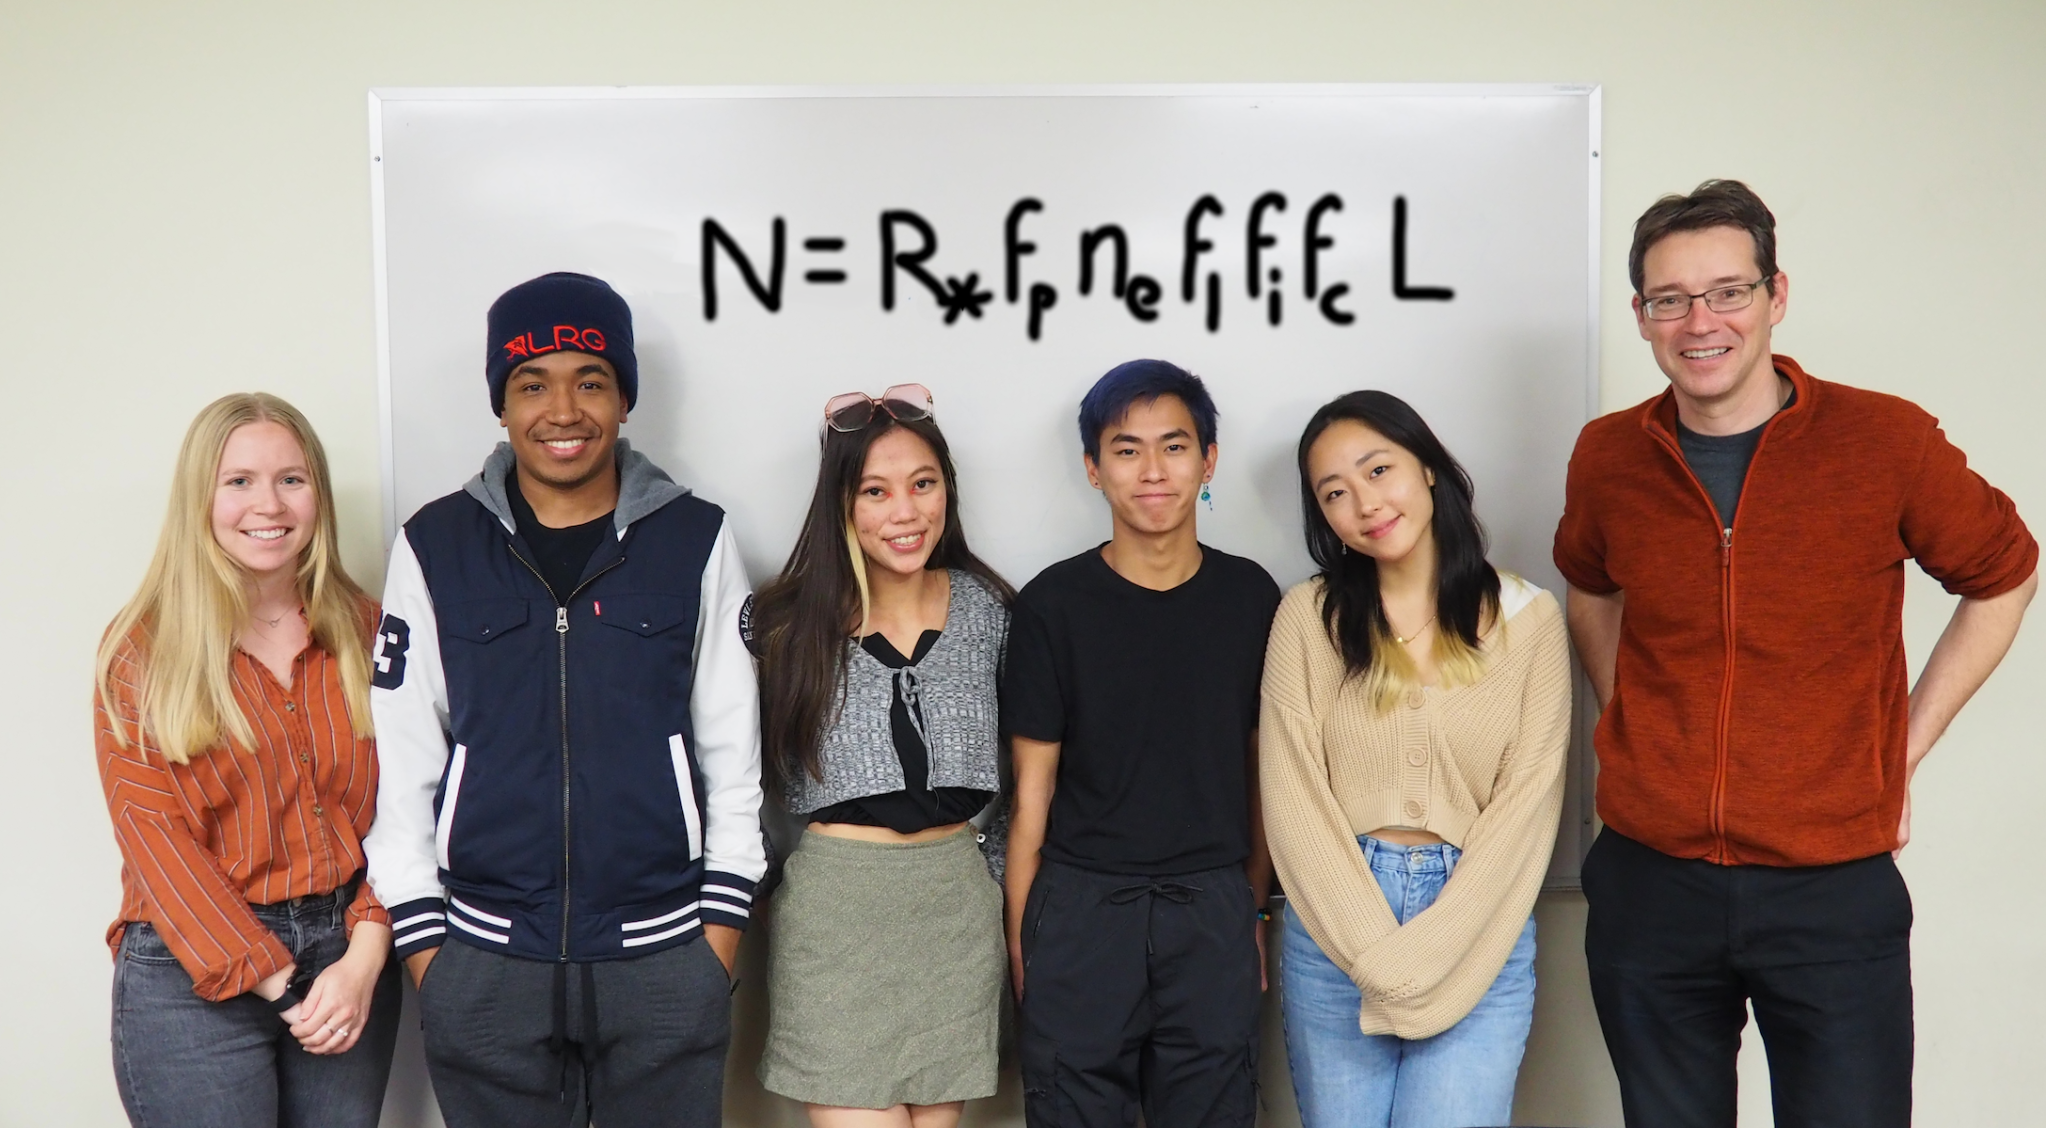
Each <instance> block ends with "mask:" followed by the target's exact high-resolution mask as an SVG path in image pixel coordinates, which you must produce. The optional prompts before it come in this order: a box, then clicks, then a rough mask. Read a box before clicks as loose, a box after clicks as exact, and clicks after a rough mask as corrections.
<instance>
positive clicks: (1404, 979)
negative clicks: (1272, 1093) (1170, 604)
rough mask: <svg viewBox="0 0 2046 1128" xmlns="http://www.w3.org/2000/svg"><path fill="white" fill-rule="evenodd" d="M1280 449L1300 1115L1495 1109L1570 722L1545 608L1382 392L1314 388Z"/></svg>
mask: <svg viewBox="0 0 2046 1128" xmlns="http://www.w3.org/2000/svg"><path fill="white" fill-rule="evenodd" d="M1299 469H1300V493H1301V507H1302V510H1303V512H1304V517H1305V522H1306V526H1307V548H1308V552H1309V554H1310V555H1311V556H1312V557H1313V558H1314V562H1315V563H1316V564H1317V565H1319V566H1320V569H1321V571H1320V574H1319V575H1317V576H1315V577H1314V578H1312V579H1310V580H1308V581H1307V582H1305V583H1303V584H1300V585H1299V586H1297V587H1295V588H1294V589H1293V590H1292V591H1290V592H1288V593H1287V595H1286V599H1285V602H1284V603H1283V604H1281V605H1280V607H1279V613H1278V617H1277V618H1276V619H1275V620H1274V622H1273V624H1272V635H1271V642H1270V646H1269V649H1268V651H1267V654H1266V658H1265V675H1264V703H1263V719H1262V721H1261V723H1260V728H1259V732H1260V737H1259V741H1260V764H1261V769H1262V770H1261V775H1262V782H1263V784H1264V810H1265V833H1266V835H1267V837H1268V838H1269V840H1270V843H1271V851H1272V861H1273V863H1274V865H1275V868H1276V869H1277V871H1278V874H1279V877H1280V880H1281V881H1282V882H1283V883H1284V886H1285V889H1286V902H1287V903H1286V922H1285V934H1284V940H1283V944H1284V946H1285V949H1284V950H1285V956H1284V959H1283V961H1282V964H1281V968H1282V970H1281V973H1280V986H1281V1010H1282V1013H1283V1015H1284V1018H1285V1030H1286V1051H1287V1057H1288V1059H1289V1062H1290V1064H1291V1067H1292V1073H1293V1087H1294V1092H1295V1093H1296V1095H1297V1096H1298V1098H1299V1103H1300V1114H1301V1119H1302V1121H1303V1123H1304V1124H1306V1125H1307V1128H1383V1126H1391V1128H1464V1126H1467V1125H1474V1124H1504V1123H1506V1122H1507V1121H1508V1120H1509V1119H1511V1117H1512V1112H1513V1087H1514V1081H1515V1078H1516V1076H1517V1075H1518V1073H1519V1069H1520V1059H1521V1053H1522V1051H1523V1049H1524V1048H1525V1046H1526V1043H1527V1032H1528V1027H1529V1025H1530V1023H1531V1022H1532V1019H1533V1014H1534V946H1535V930H1534V921H1533V919H1532V917H1531V915H1530V914H1531V913H1532V911H1533V908H1534V901H1535V895H1536V893H1537V892H1539V890H1540V889H1541V883H1542V877H1543V875H1544V874H1545V873H1546V872H1547V870H1548V865H1549V851H1550V848H1551V846H1552V845H1553V843H1554V841H1555V837H1556V820H1557V817H1558V815H1559V814H1560V812H1561V809H1562V802H1563V768H1564V761H1565V754H1566V750H1567V748H1568V746H1569V741H1570V655H1569V648H1568V644H1567V639H1566V636H1565V631H1564V622H1563V616H1562V612H1561V611H1560V609H1559V608H1558V607H1557V604H1556V600H1555V598H1554V597H1553V596H1551V595H1549V594H1548V593H1547V592H1544V591H1542V590H1540V589H1539V588H1536V587H1534V586H1533V585H1531V584H1528V583H1527V582H1525V581H1523V580H1521V579H1520V578H1519V577H1517V576H1513V575H1510V574H1506V573H1502V572H1499V571H1497V570H1496V569H1494V568H1493V567H1492V565H1491V564H1490V563H1488V562H1487V561H1486V559H1485V536H1484V530H1483V528H1482V527H1481V526H1480V525H1479V523H1478V519H1477V515H1476V513H1475V512H1474V511H1473V509H1472V504H1471V503H1472V489H1471V481H1470V477H1469V475H1467V474H1466V473H1465V472H1464V470H1463V467H1462V466H1460V465H1459V464H1458V463H1457V461H1456V460H1455V459H1454V458H1452V457H1451V456H1450V454H1449V452H1448V451H1447V450H1445V449H1443V446H1442V444H1441V442H1440V441H1439V440H1437V439H1436V437H1435V434H1434V432H1433V431H1431V430H1429V428H1428V425H1427V424H1426V423H1425V422H1423V421H1422V420H1421V417H1420V416H1419V415H1418V414H1416V413H1415V412H1414V409H1413V408H1411V407H1409V406H1408V405H1407V404H1406V403H1405V402H1403V401H1401V400H1400V399H1398V398H1397V397H1395V396H1391V395H1388V394H1386V393H1384V392H1369V391H1367V392H1351V393H1349V394H1348V395H1344V396H1341V397H1339V398H1337V399H1336V400H1334V401H1333V402H1331V403H1329V404H1327V405H1326V406H1324V407H1322V408H1321V410H1319V411H1317V412H1316V413H1315V414H1314V417H1313V419H1312V420H1310V421H1309V422H1308V424H1307V430H1306V432H1305V433H1304V434H1303V435H1302V436H1301V438H1300V448H1299Z"/></svg>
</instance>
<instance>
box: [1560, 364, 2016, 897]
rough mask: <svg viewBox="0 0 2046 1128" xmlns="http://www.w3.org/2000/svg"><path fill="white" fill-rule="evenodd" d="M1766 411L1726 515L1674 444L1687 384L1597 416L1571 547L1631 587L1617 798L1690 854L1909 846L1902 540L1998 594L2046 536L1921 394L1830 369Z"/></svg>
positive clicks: (1823, 859)
mask: <svg viewBox="0 0 2046 1128" xmlns="http://www.w3.org/2000/svg"><path fill="white" fill-rule="evenodd" d="M1775 364H1776V370H1777V371H1778V372H1780V373H1782V374H1783V376H1784V377H1786V378H1787V379H1789V380H1790V382H1791V383H1792V384H1793V385H1795V386H1796V389H1797V398H1796V400H1795V402H1793V403H1792V404H1791V405H1790V406H1789V407H1788V408H1786V409H1785V410H1783V411H1781V412H1778V413H1777V414H1776V416H1775V418H1773V419H1771V420H1770V421H1769V423H1768V425H1767V427H1766V429H1764V431H1763V432H1762V439H1761V443H1760V445H1759V446H1758V447H1757V448H1756V450H1755V457H1754V461H1753V462H1752V463H1751V464H1750V465H1749V467H1748V475H1747V480H1746V483H1745V485H1744V486H1743V487H1742V489H1741V495H1740V504H1739V506H1738V507H1737V508H1736V509H1735V511H1734V516H1733V522H1732V526H1731V528H1727V527H1723V526H1722V525H1721V524H1720V520H1719V514H1718V512H1717V510H1715V509H1714V508H1713V504H1712V500H1711V498H1710V496H1709V495H1707V494H1706V492H1705V488H1704V486H1703V485H1702V484H1700V482H1699V481H1698V479H1697V477H1696V476H1695V475H1694V474H1692V473H1691V470H1690V467H1689V466H1688V465H1687V464H1686V463H1685V462H1684V458H1683V454H1682V451H1681V450H1680V448H1679V447H1678V446H1677V412H1676V400H1675V397H1674V395H1673V393H1671V392H1668V391H1665V392H1664V393H1663V394H1661V395H1659V396H1657V397H1655V398H1654V399H1651V400H1649V401H1648V402H1646V403H1644V404H1640V405H1638V406H1635V407H1631V408H1628V409H1626V410H1623V411H1617V412H1614V413H1612V414H1611V415H1607V416H1604V417H1602V418H1599V419H1595V420H1593V421H1592V422H1591V423H1589V424H1587V425H1586V426H1585V428H1584V430H1583V432H1582V433H1581V434H1580V435H1579V436H1578V439H1577V449H1576V450H1575V451H1574V452H1572V454H1571V456H1570V476H1569V485H1568V487H1567V492H1566V495H1565V501H1564V508H1563V521H1562V523H1561V524H1560V525H1559V526H1558V527H1557V529H1556V549H1555V558H1556V567H1557V568H1558V569H1559V570H1561V571H1562V573H1563V576H1564V578H1565V579H1567V580H1569V581H1570V583H1571V584H1572V585H1573V586H1575V587H1578V588H1581V589H1583V590H1585V591H1588V592H1594V593H1597V594H1601V595H1603V594H1609V593H1611V592H1615V591H1620V592H1625V593H1626V605H1625V610H1624V611H1623V613H1622V615H1621V620H1620V651H1619V661H1618V666H1617V670H1616V674H1615V677H1614V688H1613V698H1612V701H1611V702H1610V703H1609V704H1608V705H1607V707H1606V710H1605V714H1604V716H1602V717H1601V718H1600V719H1599V723H1598V731H1597V734H1596V736H1595V737H1594V740H1593V743H1594V746H1595V747H1596V749H1597V751H1598V762H1599V775H1598V813H1599V817H1600V818H1602V819H1604V820H1605V822H1606V824H1607V825H1608V826H1611V827H1612V828H1613V829H1614V830H1617V831H1619V832H1620V833H1621V834H1624V835H1626V836H1627V837H1629V838H1632V839H1634V840H1635V841H1637V842H1641V843H1644V844H1646V845H1648V846H1650V847H1653V848H1654V849H1656V850H1660V851H1661V852H1663V853H1665V854H1668V855H1671V856H1672V857H1678V858H1702V859H1705V860H1706V861H1710V862H1715V863H1719V864H1722V865H1751V864H1753V865H1770V866H1810V865H1825V864H1829V863H1833V862H1844V861H1851V860H1853V859H1856V858H1865V857H1869V856H1871V855H1874V854H1879V853H1882V852H1883V851H1885V850H1890V849H1894V848H1895V847H1896V845H1897V823H1898V821H1899V819H1900V818H1901V817H1902V814H1903V806H1904V791H1905V756H1904V741H1905V726H1906V722H1907V719H1908V714H1907V710H1908V706H1909V693H1910V687H1909V684H1908V682H1907V678H1908V671H1907V669H1906V666H1905V660H1904V632H1903V607H1904V562H1905V561H1906V560H1911V559H1915V560H1917V562H1918V565H1919V567H1921V568H1923V569H1925V571H1926V572H1927V573H1929V574H1930V575H1931V576H1932V577H1933V578H1934V579H1937V580H1938V581H1940V583H1941V584H1943V585H1945V587H1946V589H1947V590H1948V591H1949V592H1952V593H1954V594H1955V595H1960V596H1964V597H1969V598H1976V599H1983V598H1988V597H1991V596H1995V595H2000V594H2002V593H2004V592H2006V591H2009V590H2011V589H2012V588H2015V587H2017V586H2018V585H2019V584H2021V583H2023V582H2024V580H2025V578H2026V577H2027V576H2029V575H2031V574H2032V571H2033V570H2034V569H2035V568H2036V567H2037V566H2038V561H2039V547H2038V544H2037V543H2036V542H2035V541H2034V540H2033V539H2032V535H2031V533H2030V532H2028V531H2027V530H2026V528H2025V525H2024V522H2023V521H2021V520H2020V519H2019V518H2018V514H2017V509H2016V507H2014V506H2013V505H2012V504H2011V501H2010V499H2009V498H2008V497H2006V496H2004V494H2003V493H2002V492H2001V491H1999V490H1997V489H1996V488H1995V487H1993V486H1991V485H1990V484H1989V483H1988V482H1986V481H1984V480H1983V479H1982V477H1981V476H1980V475H1978V474H1976V473H1975V472H1974V471H1972V470H1970V469H1968V463H1967V459H1966V457H1965V456H1963V455H1962V453H1961V452H1960V450H1959V449H1957V448H1956V447H1955V446H1954V445H1953V444H1952V443H1950V442H1948V441H1947V438H1946V435H1945V433H1944V432H1942V431H1941V430H1940V428H1939V423H1938V421H1937V420H1935V419H1934V418H1933V417H1932V416H1931V415H1929V414H1927V413H1926V412H1925V411H1924V410H1922V409H1921V408H1919V407H1918V406H1917V405H1915V404H1912V403H1910V402H1909V401H1907V400H1902V399H1899V398H1897V397H1895V396H1889V395H1883V394H1881V393H1878V392H1870V391H1864V390H1862V389H1860V388H1852V387H1848V386H1847V385H1844V384H1834V383H1830V382H1828V381H1824V380H1818V379H1814V378H1813V377H1811V376H1809V375H1806V373H1805V371H1804V370H1803V369H1802V368H1800V367H1798V365H1797V362H1796V361H1794V360H1791V359H1790V358H1789V357H1786V356H1778V357H1776V358H1775Z"/></svg>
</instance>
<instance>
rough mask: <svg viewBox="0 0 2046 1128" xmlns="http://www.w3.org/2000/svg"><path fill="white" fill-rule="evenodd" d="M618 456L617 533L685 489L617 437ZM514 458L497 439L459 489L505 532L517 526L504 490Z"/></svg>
mask: <svg viewBox="0 0 2046 1128" xmlns="http://www.w3.org/2000/svg"><path fill="white" fill-rule="evenodd" d="M615 449H616V451H617V459H618V508H617V509H616V510H614V511H613V512H612V514H611V524H612V527H613V528H614V529H615V530H616V531H617V533H618V535H619V536H621V537H622V536H624V535H625V530H626V529H627V528H628V527H629V526H631V524H632V523H633V522H634V521H637V520H639V519H640V518H642V517H644V516H646V515H647V514H649V513H652V512H653V511H654V510H656V509H659V508H660V507H661V506H663V505H666V504H668V503H669V502H671V501H673V500H675V499H676V498H678V497H682V496H684V495H686V494H688V493H689V487H687V486H678V485H676V484H675V479H673V478H670V477H668V472H667V471H666V470H663V469H661V468H660V467H658V466H656V465H654V464H653V460H652V459H649V458H648V457H647V456H646V455H643V454H641V453H639V452H638V451H636V450H634V449H632V443H631V441H630V440H628V439H619V440H618V445H617V447H616V448H615ZM516 465H518V460H517V458H516V457H514V456H513V454H512V448H511V444H510V443H499V444H497V449H496V450H493V451H491V452H490V457H489V458H486V459H484V460H483V469H482V471H481V472H480V473H478V474H477V475H476V476H475V477H473V478H471V479H469V482H468V484H467V485H465V486H463V487H462V489H463V490H464V491H466V492H467V493H468V495H469V496H470V497H473V498H475V499H476V500H477V501H478V502H480V503H481V504H482V506H483V508H485V509H488V510H489V511H490V512H491V515H492V516H494V517H496V518H497V519H498V521H499V522H500V523H502V524H503V525H504V527H505V529H506V531H509V532H516V531H517V530H518V523H517V522H516V521H514V520H513V519H512V507H511V498H510V497H508V496H507V495H506V494H505V490H504V483H505V479H506V478H507V477H509V476H510V475H511V473H512V468H513V467H514V466H516Z"/></svg>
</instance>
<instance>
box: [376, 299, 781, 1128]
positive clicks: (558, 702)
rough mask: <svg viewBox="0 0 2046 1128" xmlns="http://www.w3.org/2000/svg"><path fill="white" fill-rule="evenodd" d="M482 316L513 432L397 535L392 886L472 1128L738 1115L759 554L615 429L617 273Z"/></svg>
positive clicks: (391, 626) (441, 1056) (382, 885)
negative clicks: (735, 968)
mask: <svg viewBox="0 0 2046 1128" xmlns="http://www.w3.org/2000/svg"><path fill="white" fill-rule="evenodd" d="M489 332H490V336H489V353H488V356H487V360H486V364H485V375H486V378H487V380H488V382H489V389H490V405H491V409H492V410H493V411H495V412H496V413H497V416H498V420H499V423H500V424H501V425H502V426H503V427H504V429H505V432H506V439H507V441H506V442H503V443H499V444H498V446H497V449H496V450H495V451H493V452H492V453H491V455H490V457H489V458H487V459H486V460H485V461H484V464H483V470H482V472H481V473H480V474H478V475H477V476H476V477H474V478H472V479H470V481H469V483H468V485H467V486H465V487H464V488H463V489H462V490H460V491H459V492H457V493H453V494H449V495H448V496H446V497H443V498H441V499H439V500H438V501H434V502H431V503H429V504H427V505H426V506H424V507H422V508H421V509H420V510H419V512H418V513H416V514H414V515H413V517H412V519H411V520H410V521H408V522H406V523H405V528H404V531H403V533H402V534H401V535H400V536H399V538H398V541H397V543H396V544H395V545H394V546H392V550H391V562H390V569H389V573H388V579H387V581H386V584H385V588H384V619H383V623H382V625H381V627H380V629H379V633H378V638H377V642H376V650H375V655H376V657H375V669H374V671H373V675H374V688H373V690H372V694H371V700H372V703H373V707H374V711H375V718H376V725H377V735H378V753H377V756H378V764H379V767H380V769H381V772H382V781H381V785H380V788H379V792H378V797H377V819H376V824H375V826H374V828H373V829H372V830H371V832H370V834H369V837H368V839H367V840H366V842H365V844H364V845H365V847H366V850H367V852H368V855H369V871H370V878H369V879H370V884H371V886H372V887H373V888H374V889H375V891H376V893H377V895H378V897H379V898H380V899H381V900H382V901H383V902H384V904H386V905H388V906H390V908H391V919H392V922H393V923H392V936H393V942H394V944H395V945H396V948H397V951H398V955H399V956H400V958H402V959H403V960H404V961H405V965H406V967H407V968H408V969H409V970H410V971H411V973H412V977H413V980H414V982H415V983H417V984H419V985H420V987H421V991H420V996H419V998H420V1015H421V1020H422V1024H423V1026H424V1029H425V1041H426V1058H427V1065H428V1068H429V1070H430V1072H431V1074H432V1077H433V1085H434V1092H435V1094H436V1096H437V1097H438V1099H439V1101H440V1107H441V1115H442V1116H443V1118H444V1119H445V1120H446V1121H447V1123H448V1125H449V1126H450V1128H471V1126H477V1128H482V1126H489V1128H520V1126H525V1125H533V1126H539V1125H550V1126H552V1125H566V1124H570V1123H579V1122H582V1121H583V1120H584V1119H585V1118H592V1117H594V1118H596V1119H598V1120H600V1121H601V1123H602V1124H603V1125H604V1128H631V1126H634V1125H655V1124H660V1125H672V1124H685V1125H712V1124H717V1123H718V1122H719V1120H720V1117H721V1112H722V1103H723V1101H722V1093H723V1081H724V1057H725V1045H726V1041H727V1036H728V1033H729V1029H730V1004H729V997H730V994H731V987H732V981H731V970H732V965H733V960H734V958H735V957H736V955H737V951H738V944H739V934H740V932H741V930H743V929H744V928H745V927H746V921H747V918H748V915H749V913H750V909H751V904H752V900H753V887H754V882H755V881H757V880H759V878H760V877H761V876H762V874H763V873H764V871H765V870H766V864H767V863H766V857H765V853H764V849H763V845H762V839H761V835H760V822H759V813H760V801H761V792H760V738H759V717H758V699H757V694H756V690H755V686H754V679H753V664H752V660H751V659H750V657H749V656H748V655H747V653H746V650H745V647H744V645H743V643H742V641H741V639H740V636H739V629H738V616H739V608H740V605H741V604H742V603H743V602H744V601H745V599H746V596H747V584H746V576H745V572H744V570H743V569H742V567H741V565H740V561H739V551H738V548H737V547H736V545H735V544H734V543H733V540H732V534H731V530H730V528H729V527H728V523H727V521H726V520H725V514H724V512H723V511H722V510H720V509H719V508H718V507H717V506H715V505H712V504H710V503H709V502H706V501H703V500H702V499H700V498H697V497H694V496H692V495H691V494H690V492H689V491H688V490H687V489H685V488H683V487H681V486H678V485H676V484H675V482H674V480H673V479H671V478H669V477H668V475H667V474H665V473H663V472H662V471H661V470H660V468H659V467H656V466H655V465H654V464H653V463H652V462H650V461H648V460H647V458H646V456H644V455H642V454H640V453H638V452H637V451H634V450H633V449H632V448H631V446H630V445H629V444H628V443H627V442H626V441H625V440H623V439H620V438H619V437H618V428H619V425H620V424H622V423H623V422H625V418H626V413H627V412H628V411H630V410H631V408H632V406H633V404H634V403H635V402H636V401H637V399H638V393H639V367H638V364H637V363H636V361H635V359H634V357H633V349H632V312H631V310H630V309H628V308H627V306H626V304H625V301H624V299H622V298H620V297H619V296H618V294H617V293H616V292H614V291H613V290H612V289H611V287H610V286H608V285H606V284H605V283H604V282H602V281H600V280H598V279H596V278H591V277H589V276H587V275H582V274H565V273H564V274H549V275H545V276H543V277H540V278H535V279H533V280H532V281H529V282H526V283H523V284H521V285H519V286H516V287H513V288H512V289H511V290H510V291H508V292H506V293H505V294H504V295H503V296H502V297H500V298H499V299H498V300H497V302H496V303H495V304H494V305H492V306H491V308H490V316H489ZM448 941H453V943H447V942H448ZM429 967H430V968H431V970H429ZM597 1110H601V1112H598V1111H597Z"/></svg>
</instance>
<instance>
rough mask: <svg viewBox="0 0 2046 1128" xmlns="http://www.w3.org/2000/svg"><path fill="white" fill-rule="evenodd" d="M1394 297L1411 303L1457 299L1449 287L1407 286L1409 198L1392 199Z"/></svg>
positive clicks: (1454, 292) (1398, 197)
mask: <svg viewBox="0 0 2046 1128" xmlns="http://www.w3.org/2000/svg"><path fill="white" fill-rule="evenodd" d="M1392 296H1393V297H1395V298H1398V299H1400V300H1401V301H1409V302H1446V301H1448V300H1450V299H1451V298H1454V297H1456V291H1455V290H1452V289H1450V288H1449V287H1447V286H1409V285H1407V198H1406V197H1405V196H1394V197H1393V198H1392Z"/></svg>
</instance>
